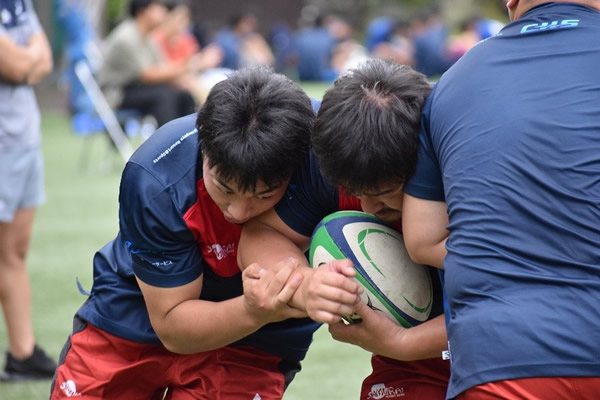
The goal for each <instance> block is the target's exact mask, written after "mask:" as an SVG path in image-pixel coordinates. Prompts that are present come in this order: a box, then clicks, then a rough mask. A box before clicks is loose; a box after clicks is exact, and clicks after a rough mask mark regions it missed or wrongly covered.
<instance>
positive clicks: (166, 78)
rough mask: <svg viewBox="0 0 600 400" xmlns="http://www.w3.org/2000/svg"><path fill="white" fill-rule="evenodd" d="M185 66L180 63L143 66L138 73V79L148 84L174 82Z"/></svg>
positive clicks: (184, 69) (184, 70) (183, 71)
mask: <svg viewBox="0 0 600 400" xmlns="http://www.w3.org/2000/svg"><path fill="white" fill-rule="evenodd" d="M186 71H187V68H186V67H185V66H184V65H180V64H170V63H165V64H160V65H154V66H151V67H147V68H145V69H144V70H143V71H142V72H141V74H140V80H141V81H142V82H144V83H148V84H158V83H174V82H176V80H177V79H178V78H180V77H181V76H182V75H184V74H185V72H186Z"/></svg>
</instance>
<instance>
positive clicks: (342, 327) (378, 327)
mask: <svg viewBox="0 0 600 400" xmlns="http://www.w3.org/2000/svg"><path fill="white" fill-rule="evenodd" d="M354 312H355V313H356V314H358V315H359V316H360V317H361V319H362V321H361V322H359V323H355V324H348V325H347V324H346V323H344V322H342V321H340V322H336V323H333V324H330V325H329V333H331V336H333V338H334V339H336V340H339V341H340V342H344V343H350V344H354V345H356V346H360V347H362V348H363V349H365V350H367V351H370V352H372V353H375V354H379V355H383V356H386V355H387V356H388V357H392V354H391V353H392V352H393V357H392V358H396V357H397V353H396V351H397V350H398V349H395V348H394V346H397V345H398V342H399V339H401V336H402V335H403V334H404V332H406V329H405V328H403V327H401V326H400V325H398V324H396V323H395V322H393V321H391V320H390V319H389V318H388V317H386V316H385V315H384V314H383V313H381V312H379V311H374V310H372V309H371V308H369V306H367V305H366V304H365V303H364V302H363V301H359V302H358V303H356V304H355V308H354ZM391 350H392V351H391Z"/></svg>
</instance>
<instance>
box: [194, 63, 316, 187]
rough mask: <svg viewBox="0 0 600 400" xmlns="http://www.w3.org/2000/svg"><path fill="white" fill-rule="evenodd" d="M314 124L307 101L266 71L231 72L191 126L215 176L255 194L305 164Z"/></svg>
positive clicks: (295, 87)
mask: <svg viewBox="0 0 600 400" xmlns="http://www.w3.org/2000/svg"><path fill="white" fill-rule="evenodd" d="M314 119H315V112H314V110H313V108H312V104H311V101H310V98H309V97H308V96H307V95H306V93H305V92H304V91H303V90H302V89H301V88H300V87H299V86H298V85H297V84H295V83H294V82H292V81H291V80H290V79H289V78H287V77H285V76H284V75H281V74H277V73H274V72H273V71H272V70H271V69H270V68H267V67H252V68H244V69H240V70H238V71H236V72H234V73H233V74H232V75H231V76H229V77H228V78H227V79H225V80H224V81H221V82H219V83H217V84H216V85H215V86H214V87H213V88H212V90H211V91H210V93H209V95H208V97H207V99H206V102H205V103H204V104H203V105H202V107H201V108H200V111H199V112H198V119H197V122H196V125H197V127H198V132H199V135H198V136H199V140H200V142H201V147H202V153H203V156H205V157H208V161H209V166H210V167H211V168H212V167H214V166H216V167H217V171H218V174H219V176H220V177H221V178H222V179H224V180H226V181H228V182H235V183H237V186H238V189H239V190H241V191H244V192H245V191H254V190H255V189H256V185H257V183H258V181H259V180H260V181H262V182H263V183H264V184H265V185H267V186H270V187H275V186H277V185H279V184H281V183H282V182H283V181H285V180H286V179H288V178H289V177H291V176H292V173H293V172H294V171H295V170H296V169H297V168H298V167H299V166H300V165H301V163H302V162H303V161H304V160H305V159H306V157H307V153H308V146H309V141H310V131H311V128H312V125H313V122H314Z"/></svg>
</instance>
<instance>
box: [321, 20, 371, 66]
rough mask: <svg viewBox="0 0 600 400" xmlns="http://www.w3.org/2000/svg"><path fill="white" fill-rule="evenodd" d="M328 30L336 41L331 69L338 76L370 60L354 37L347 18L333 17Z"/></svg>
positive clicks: (328, 22) (328, 23)
mask: <svg viewBox="0 0 600 400" xmlns="http://www.w3.org/2000/svg"><path fill="white" fill-rule="evenodd" d="M327 30H329V32H330V33H331V35H332V36H333V39H334V40H335V43H336V44H335V48H334V50H333V57H332V59H331V67H332V68H333V70H334V71H335V74H336V76H339V75H340V74H342V73H344V72H346V71H347V70H349V69H353V68H356V67H358V65H359V64H361V63H362V62H364V61H366V60H368V59H369V58H370V56H369V53H368V51H367V49H366V48H365V47H364V46H363V45H362V44H360V43H359V42H358V41H357V40H356V38H355V37H354V27H353V26H352V24H351V23H350V22H349V21H348V20H347V19H345V18H342V17H340V16H337V15H332V16H330V17H329V18H328V21H327Z"/></svg>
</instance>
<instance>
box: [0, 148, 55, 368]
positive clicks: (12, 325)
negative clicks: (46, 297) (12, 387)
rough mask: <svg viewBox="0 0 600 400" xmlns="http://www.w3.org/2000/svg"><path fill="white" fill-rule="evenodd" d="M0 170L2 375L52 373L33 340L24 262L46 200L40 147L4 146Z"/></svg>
mask: <svg viewBox="0 0 600 400" xmlns="http://www.w3.org/2000/svg"><path fill="white" fill-rule="evenodd" d="M0 171H1V172H0V302H1V303H2V310H3V314H4V320H5V322H6V327H7V331H8V339H9V352H7V356H6V366H5V370H4V375H3V376H2V378H3V379H35V378H50V377H52V374H53V373H54V370H55V368H56V364H55V363H54V361H52V360H51V359H49V358H48V356H46V354H45V353H44V352H43V351H42V350H41V349H40V348H39V347H37V346H36V345H35V338H34V334H33V324H32V321H31V290H30V285H29V275H28V273H27V266H26V257H27V252H28V250H29V243H30V239H31V232H32V227H33V221H34V217H35V209H36V207H37V206H39V205H40V204H42V203H43V202H44V200H45V195H44V168H43V157H42V153H41V150H40V149H27V150H25V149H22V150H15V151H11V150H6V151H4V153H3V156H2V158H1V160H0Z"/></svg>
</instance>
